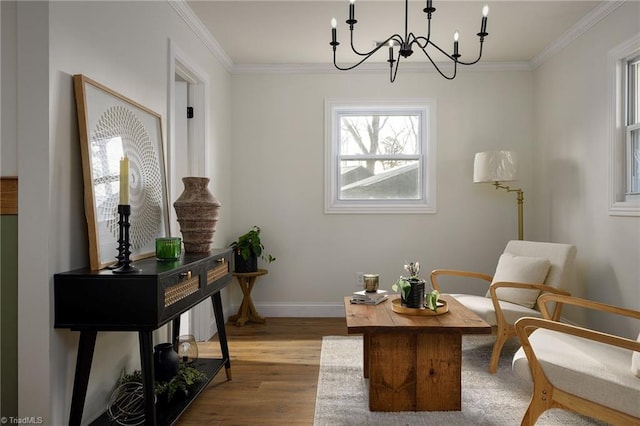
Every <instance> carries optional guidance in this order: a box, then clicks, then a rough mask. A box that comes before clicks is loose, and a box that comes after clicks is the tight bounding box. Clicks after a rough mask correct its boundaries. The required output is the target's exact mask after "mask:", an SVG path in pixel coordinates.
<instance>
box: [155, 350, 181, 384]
mask: <svg viewBox="0 0 640 426" xmlns="http://www.w3.org/2000/svg"><path fill="white" fill-rule="evenodd" d="M179 361H180V359H179V357H178V353H177V352H176V351H174V350H173V345H172V344H171V343H160V344H159V345H156V346H155V347H154V348H153V372H154V376H155V380H156V381H158V382H168V381H169V380H171V379H173V378H174V377H175V375H176V374H178V364H179Z"/></svg>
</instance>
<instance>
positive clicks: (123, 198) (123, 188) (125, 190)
mask: <svg viewBox="0 0 640 426" xmlns="http://www.w3.org/2000/svg"><path fill="white" fill-rule="evenodd" d="M120 204H122V205H125V204H129V157H127V156H125V157H124V158H122V159H121V160H120Z"/></svg>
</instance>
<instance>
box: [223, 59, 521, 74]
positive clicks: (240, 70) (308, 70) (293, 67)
mask: <svg viewBox="0 0 640 426" xmlns="http://www.w3.org/2000/svg"><path fill="white" fill-rule="evenodd" d="M438 67H439V68H440V69H441V70H443V71H446V72H452V71H453V66H452V65H451V64H449V63H438ZM400 68H401V69H402V71H403V72H415V73H433V72H436V69H435V68H434V66H433V65H431V64H429V63H403V64H402V65H400ZM336 71H337V70H336V68H335V67H334V66H333V64H282V65H271V64H248V65H235V66H234V67H233V70H232V71H231V72H232V73H233V74H328V73H335V72H336ZM487 71H497V72H509V71H531V67H530V64H529V62H526V61H523V62H484V63H477V64H475V65H474V66H473V67H461V68H459V69H458V72H464V73H467V72H487ZM352 73H360V74H388V73H389V65H388V64H386V63H369V64H362V65H360V66H359V67H358V68H357V69H355V70H353V71H352Z"/></svg>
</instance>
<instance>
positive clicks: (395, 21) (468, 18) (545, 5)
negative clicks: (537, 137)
mask: <svg viewBox="0 0 640 426" xmlns="http://www.w3.org/2000/svg"><path fill="white" fill-rule="evenodd" d="M600 3H603V2H601V1H578V0H569V1H551V0H547V1H524V0H501V1H477V0H472V1H456V0H434V1H433V6H434V7H436V9H437V10H436V12H435V13H434V16H433V19H432V22H431V26H432V40H433V41H435V42H436V43H437V44H438V45H439V46H440V47H441V48H443V49H444V50H445V51H447V52H449V53H451V51H452V49H453V33H454V32H455V31H456V30H457V31H459V33H460V53H461V54H462V55H463V57H462V58H461V60H467V61H468V60H471V59H472V57H475V56H476V55H477V50H478V37H477V36H476V33H477V32H479V30H480V20H481V9H482V6H483V5H484V4H488V5H489V7H490V12H489V18H488V25H487V31H488V33H489V36H488V37H487V38H486V39H485V43H484V54H483V58H482V62H530V61H532V60H533V59H535V58H536V57H537V56H538V55H540V54H542V53H543V52H544V51H545V49H546V48H548V46H550V45H551V44H552V43H554V42H556V41H557V40H559V39H560V38H561V36H563V35H564V34H565V33H566V32H567V31H569V30H570V29H572V27H573V28H574V30H575V27H574V26H575V25H576V24H577V23H580V22H581V20H583V21H582V22H584V20H588V19H585V17H587V18H588V16H589V14H590V13H593V12H592V11H594V10H597V6H599V5H600ZM187 4H188V5H189V6H190V7H191V9H192V10H193V11H194V12H195V14H196V15H197V16H198V17H199V19H200V20H201V21H202V23H203V24H204V25H205V26H206V27H207V28H208V30H209V32H210V33H211V35H213V37H214V38H215V39H216V41H217V42H218V43H219V44H220V46H221V47H222V49H223V50H224V52H226V54H227V55H228V56H229V57H230V59H231V61H232V63H233V66H240V67H242V66H252V65H258V66H264V65H276V66H277V65H292V64H329V63H331V61H332V50H331V46H329V42H330V41H331V40H330V39H331V26H330V21H331V18H332V17H335V18H336V19H337V20H338V41H340V42H341V45H340V46H339V47H338V53H339V54H338V61H339V62H341V63H342V64H348V63H353V61H354V60H355V56H354V55H352V54H349V53H350V52H349V50H350V49H349V43H348V34H349V31H348V26H347V24H345V22H344V21H345V20H346V19H347V15H348V4H349V2H348V0H297V1H294V0H284V1H283V0H280V1H273V0H253V1H250V0H233V1H224V0H195V1H187ZM600 6H602V5H600ZM424 7H425V2H424V1H414V0H411V1H410V2H409V9H410V13H409V32H414V33H416V34H419V35H425V33H426V21H427V20H426V17H425V16H426V15H425V14H424V13H423V12H422V9H423V8H424ZM594 8H595V9H594ZM356 19H357V20H358V23H357V24H356V27H355V30H354V39H355V44H356V47H357V48H359V49H360V50H368V49H370V48H371V47H372V46H373V43H374V42H375V41H380V40H384V39H386V38H387V37H388V36H390V35H391V34H393V33H403V32H404V1H403V0H387V1H383V0H357V1H356ZM383 50H384V51H380V52H378V53H377V54H376V55H375V56H374V57H373V58H371V61H372V62H384V61H386V59H387V52H386V49H383ZM410 60H412V61H424V60H425V58H424V55H422V54H420V52H416V53H415V54H414V55H413V56H412V57H411V58H410ZM436 60H437V59H436Z"/></svg>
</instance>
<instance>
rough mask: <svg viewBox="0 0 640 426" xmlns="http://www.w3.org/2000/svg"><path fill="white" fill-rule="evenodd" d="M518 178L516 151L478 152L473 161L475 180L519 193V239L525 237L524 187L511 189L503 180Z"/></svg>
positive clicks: (475, 181)
mask: <svg viewBox="0 0 640 426" xmlns="http://www.w3.org/2000/svg"><path fill="white" fill-rule="evenodd" d="M514 180H518V158H517V155H516V153H515V152H514V151H485V152H478V153H477V154H476V157H475V159H474V161H473V182H474V183H493V184H494V185H495V187H496V189H498V188H501V189H506V190H507V192H515V193H517V200H518V239H519V240H522V239H524V227H523V216H524V213H523V208H522V207H523V202H524V192H522V189H511V188H510V187H508V186H506V185H503V184H502V182H510V181H514Z"/></svg>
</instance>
